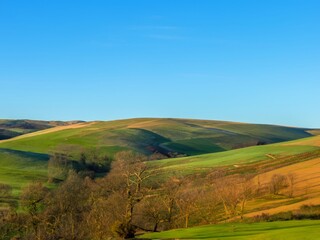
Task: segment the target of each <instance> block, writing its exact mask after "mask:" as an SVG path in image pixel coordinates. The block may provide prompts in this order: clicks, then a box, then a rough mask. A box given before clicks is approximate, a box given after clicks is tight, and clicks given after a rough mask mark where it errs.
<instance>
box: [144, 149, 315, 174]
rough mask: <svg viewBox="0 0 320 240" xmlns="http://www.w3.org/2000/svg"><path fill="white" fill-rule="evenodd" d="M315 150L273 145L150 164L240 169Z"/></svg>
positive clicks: (172, 167)
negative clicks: (256, 163) (239, 167)
mask: <svg viewBox="0 0 320 240" xmlns="http://www.w3.org/2000/svg"><path fill="white" fill-rule="evenodd" d="M315 150H320V147H317V146H308V145H301V146H299V145H291V146H285V145H281V144H271V145H264V146H254V147H247V148H242V149H236V150H231V151H226V152H221V153H211V154H202V155H197V156H191V157H184V158H175V159H164V160H161V161H156V162H150V164H151V165H152V166H154V167H157V168H162V169H163V170H166V171H179V172H183V171H186V172H190V171H197V170H206V169H211V168H213V167H221V166H228V165H231V166H232V167H238V166H240V165H243V164H248V163H254V162H258V161H263V160H270V161H272V160H273V159H272V158H271V157H270V155H272V156H273V157H274V158H279V157H284V156H291V155H295V154H300V153H305V152H312V151H315Z"/></svg>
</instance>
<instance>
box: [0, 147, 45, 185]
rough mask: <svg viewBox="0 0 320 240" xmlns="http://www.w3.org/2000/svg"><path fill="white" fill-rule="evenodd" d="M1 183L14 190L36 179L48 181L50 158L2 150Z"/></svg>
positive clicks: (0, 154) (0, 155)
mask: <svg viewBox="0 0 320 240" xmlns="http://www.w3.org/2000/svg"><path fill="white" fill-rule="evenodd" d="M0 159H1V165H0V183H5V184H10V185H11V186H12V187H13V188H14V190H17V189H19V188H20V187H21V186H23V185H25V184H26V183H28V182H30V181H33V180H35V179H37V180H39V181H41V180H47V161H48V156H47V155H45V154H37V153H30V152H23V151H17V150H8V149H0Z"/></svg>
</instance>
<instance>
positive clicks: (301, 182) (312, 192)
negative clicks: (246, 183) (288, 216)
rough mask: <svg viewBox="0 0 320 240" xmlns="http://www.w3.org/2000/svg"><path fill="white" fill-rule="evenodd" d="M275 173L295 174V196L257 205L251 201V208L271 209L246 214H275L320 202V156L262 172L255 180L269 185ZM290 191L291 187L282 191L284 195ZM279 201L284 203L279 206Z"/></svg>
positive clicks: (263, 184)
mask: <svg viewBox="0 0 320 240" xmlns="http://www.w3.org/2000/svg"><path fill="white" fill-rule="evenodd" d="M274 174H282V175H288V174H293V176H294V184H293V187H294V191H293V198H289V197H288V198H285V199H281V200H279V199H278V200H270V201H267V202H264V203H259V204H257V205H256V204H254V203H251V204H249V208H252V207H254V208H257V207H259V208H269V209H267V210H262V211H255V212H252V213H249V214H247V215H246V216H248V217H250V216H255V215H259V214H261V213H269V214H274V213H278V212H283V211H289V210H295V209H298V208H299V207H301V206H302V205H304V204H320V158H317V159H313V160H309V161H305V162H301V163H296V164H292V165H289V166H286V167H282V168H279V169H275V170H272V171H270V172H267V173H263V174H260V175H258V176H257V177H256V178H255V181H256V182H258V181H260V184H261V186H267V185H268V183H269V182H270V179H271V178H272V176H273V175H274ZM288 192H289V189H284V190H283V191H282V192H280V193H281V194H283V195H288ZM294 200H296V201H294ZM279 202H281V203H282V205H281V206H277V205H280V204H279ZM290 202H291V203H290ZM292 202H294V203H292ZM253 204H254V206H252V205H253ZM250 205H251V206H250Z"/></svg>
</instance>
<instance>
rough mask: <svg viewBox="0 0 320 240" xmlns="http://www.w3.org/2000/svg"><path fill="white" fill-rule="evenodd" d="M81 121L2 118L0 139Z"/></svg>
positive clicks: (0, 121)
mask: <svg viewBox="0 0 320 240" xmlns="http://www.w3.org/2000/svg"><path fill="white" fill-rule="evenodd" d="M77 122H79V121H71V122H62V121H37V120H9V119H1V120H0V140H3V139H10V138H13V137H17V136H20V135H23V134H26V133H31V132H35V131H40V130H43V129H47V128H52V127H57V126H66V125H70V124H74V123H77Z"/></svg>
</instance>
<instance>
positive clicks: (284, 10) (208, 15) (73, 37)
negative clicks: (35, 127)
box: [0, 0, 320, 127]
mask: <svg viewBox="0 0 320 240" xmlns="http://www.w3.org/2000/svg"><path fill="white" fill-rule="evenodd" d="M319 11H320V1H318V0H314V1H311V0H299V1H297V0H287V1H285V0H283V1H281V0H264V1H257V0H252V1H248V0H201V1H200V0H192V1H191V0H179V1H178V0H144V1H143V0H136V1H133V0H127V1H122V0H101V1H96V0H92V1H80V0H77V1H73V0H54V1H53V0H51V1H49V0H38V1H35V0H30V1H25V0H21V1H18V0H1V1H0V86H1V95H0V111H1V114H0V118H30V119H55V120H71V119H82V120H96V119H99V120H109V119H120V118H132V117H180V118H198V119H220V120H230V121H242V122H256V123H271V124H282V125H295V126H305V127H320V121H319V120H320V111H319V103H320V94H319V90H320V46H319V44H320V13H319Z"/></svg>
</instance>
